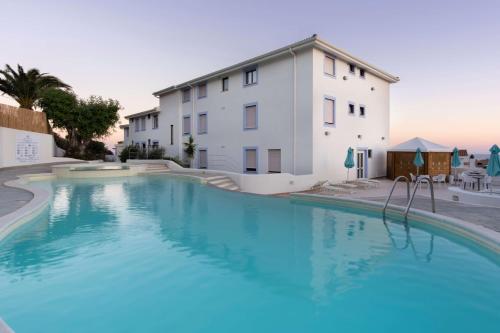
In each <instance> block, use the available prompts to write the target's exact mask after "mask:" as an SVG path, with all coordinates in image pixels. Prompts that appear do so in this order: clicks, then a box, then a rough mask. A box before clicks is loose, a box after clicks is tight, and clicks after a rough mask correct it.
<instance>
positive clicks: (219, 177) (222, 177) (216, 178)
mask: <svg viewBox="0 0 500 333" xmlns="http://www.w3.org/2000/svg"><path fill="white" fill-rule="evenodd" d="M224 178H228V177H227V176H211V177H206V178H205V179H206V180H208V182H210V181H212V180H218V179H224Z"/></svg>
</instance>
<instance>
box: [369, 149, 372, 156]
mask: <svg viewBox="0 0 500 333" xmlns="http://www.w3.org/2000/svg"><path fill="white" fill-rule="evenodd" d="M368 158H372V150H371V149H368Z"/></svg>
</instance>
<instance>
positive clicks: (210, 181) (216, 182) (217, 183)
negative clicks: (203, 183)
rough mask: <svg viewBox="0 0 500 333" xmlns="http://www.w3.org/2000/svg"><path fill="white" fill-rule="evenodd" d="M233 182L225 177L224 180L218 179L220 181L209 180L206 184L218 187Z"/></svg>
mask: <svg viewBox="0 0 500 333" xmlns="http://www.w3.org/2000/svg"><path fill="white" fill-rule="evenodd" d="M228 181H229V182H233V181H232V180H231V179H230V178H227V177H224V178H220V179H216V180H209V181H208V182H209V183H210V184H212V185H220V184H222V183H226V182H228Z"/></svg>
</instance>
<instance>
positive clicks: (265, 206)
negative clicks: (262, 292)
mask: <svg viewBox="0 0 500 333" xmlns="http://www.w3.org/2000/svg"><path fill="white" fill-rule="evenodd" d="M129 195H133V196H134V197H135V201H136V203H135V204H136V205H138V206H143V205H150V206H154V207H158V209H159V212H158V216H159V217H160V216H161V219H162V221H161V223H160V229H161V231H160V232H161V235H162V237H163V238H164V239H165V240H168V241H169V242H173V244H174V247H177V248H178V249H180V250H182V251H189V253H190V254H191V255H193V256H202V257H204V258H203V259H198V260H203V262H204V263H206V262H208V263H210V264H212V265H216V266H218V267H221V268H224V269H229V270H231V271H233V272H237V273H241V274H242V275H243V276H244V277H245V279H249V280H252V281H254V282H257V283H260V284H261V285H262V286H264V287H265V288H272V289H273V291H275V292H280V290H294V292H295V293H297V294H299V296H300V297H307V298H311V297H313V298H314V299H318V300H320V299H321V298H323V297H327V296H328V295H329V294H330V295H331V294H332V293H336V292H339V291H342V290H345V289H347V288H351V287H352V286H353V285H354V284H353V282H352V281H351V280H352V279H353V278H357V277H358V276H359V275H360V274H362V273H364V272H367V271H369V270H370V269H371V267H372V266H373V265H374V264H376V263H377V261H378V260H379V259H380V258H381V257H383V256H384V255H386V253H387V252H388V251H389V247H390V246H391V245H390V240H389V239H388V237H387V232H386V230H385V229H384V227H383V225H382V223H381V221H380V219H376V218H370V217H363V219H362V220H360V216H359V215H357V214H352V213H349V212H343V211H333V210H328V209H323V208H318V207H314V206H311V205H300V204H292V203H290V202H289V201H288V200H281V199H272V200H271V199H270V198H268V197H260V196H248V195H241V194H235V193H229V192H221V191H220V190H217V189H212V188H208V187H200V186H199V185H197V184H181V183H177V182H171V183H168V185H166V186H165V188H163V189H162V191H161V193H157V194H156V195H155V197H154V198H151V197H149V196H147V195H143V196H138V195H137V193H135V194H132V193H129ZM147 200H153V201H156V203H153V202H147ZM129 201H130V200H129ZM371 219H373V221H372V220H371ZM207 258H208V259H207Z"/></svg>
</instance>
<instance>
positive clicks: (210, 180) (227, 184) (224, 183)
mask: <svg viewBox="0 0 500 333" xmlns="http://www.w3.org/2000/svg"><path fill="white" fill-rule="evenodd" d="M206 181H207V184H209V185H212V186H215V187H218V188H221V189H224V190H228V191H239V190H240V188H239V186H238V185H236V183H235V182H234V181H233V180H232V179H231V178H229V177H227V176H212V177H207V178H206Z"/></svg>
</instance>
